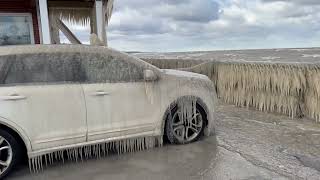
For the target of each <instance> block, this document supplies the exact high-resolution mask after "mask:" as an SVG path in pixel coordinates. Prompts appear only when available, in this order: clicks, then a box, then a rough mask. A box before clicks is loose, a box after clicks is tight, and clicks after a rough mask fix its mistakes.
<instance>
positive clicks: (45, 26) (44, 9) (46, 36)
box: [39, 0, 51, 44]
mask: <svg viewBox="0 0 320 180" xmlns="http://www.w3.org/2000/svg"><path fill="white" fill-rule="evenodd" d="M39 10H40V21H41V34H42V43H43V44H51V37H50V26H49V16H48V5H47V0H39Z"/></svg>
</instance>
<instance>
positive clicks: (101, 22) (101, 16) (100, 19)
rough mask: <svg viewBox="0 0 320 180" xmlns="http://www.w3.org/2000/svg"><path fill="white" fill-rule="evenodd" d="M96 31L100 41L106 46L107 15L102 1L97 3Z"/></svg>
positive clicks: (97, 0)
mask: <svg viewBox="0 0 320 180" xmlns="http://www.w3.org/2000/svg"><path fill="white" fill-rule="evenodd" d="M95 12H96V22H95V24H96V28H97V29H96V30H97V35H98V37H99V39H100V40H101V41H102V42H103V43H104V44H105V45H106V27H105V13H104V7H103V1H102V0H96V1H95Z"/></svg>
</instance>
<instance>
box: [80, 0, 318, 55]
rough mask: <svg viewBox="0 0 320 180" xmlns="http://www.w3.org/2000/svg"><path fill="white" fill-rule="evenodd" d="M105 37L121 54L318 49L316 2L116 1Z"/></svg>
mask: <svg viewBox="0 0 320 180" xmlns="http://www.w3.org/2000/svg"><path fill="white" fill-rule="evenodd" d="M76 30H77V35H78V36H80V39H82V40H83V41H88V35H87V32H86V31H88V28H81V27H76ZM107 35H108V42H109V46H111V47H113V48H115V49H119V50H123V51H198V50H217V49H248V48H255V49H256V48H281V47H311V46H320V0H115V9H114V12H113V15H112V18H111V21H110V25H109V27H108V33H107Z"/></svg>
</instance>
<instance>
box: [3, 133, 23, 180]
mask: <svg viewBox="0 0 320 180" xmlns="http://www.w3.org/2000/svg"><path fill="white" fill-rule="evenodd" d="M20 150H21V149H20V147H19V144H18V142H17V141H16V139H15V138H14V137H13V136H12V135H11V134H9V133H8V132H7V131H4V130H2V129H0V179H2V178H4V177H5V176H6V175H7V174H8V173H9V172H10V171H11V170H12V168H13V167H14V166H15V165H16V164H17V162H18V161H19V157H20V154H21V153H20Z"/></svg>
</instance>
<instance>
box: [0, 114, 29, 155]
mask: <svg viewBox="0 0 320 180" xmlns="http://www.w3.org/2000/svg"><path fill="white" fill-rule="evenodd" d="M0 124H3V125H5V126H8V127H9V128H11V129H12V130H13V131H15V132H16V133H17V134H18V135H19V136H20V137H21V139H22V140H23V142H24V144H25V146H26V149H27V152H28V153H29V152H32V146H31V141H30V139H29V137H28V136H27V133H26V132H25V131H24V130H23V129H22V128H21V127H20V126H19V125H18V124H16V123H15V122H13V121H10V120H9V119H6V118H4V117H1V116H0Z"/></svg>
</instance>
